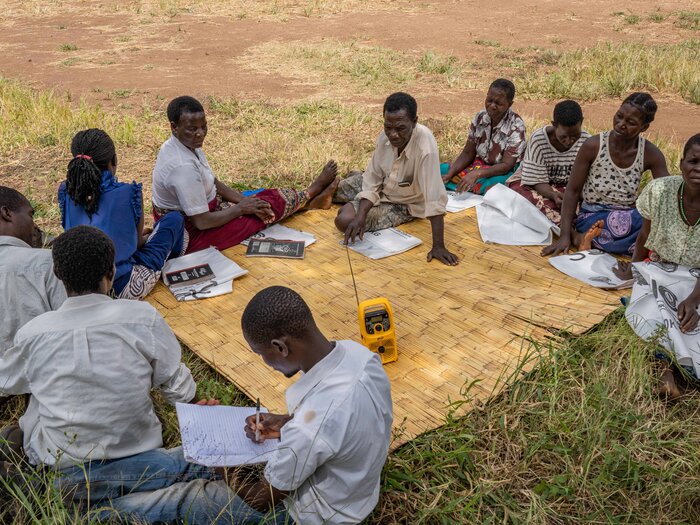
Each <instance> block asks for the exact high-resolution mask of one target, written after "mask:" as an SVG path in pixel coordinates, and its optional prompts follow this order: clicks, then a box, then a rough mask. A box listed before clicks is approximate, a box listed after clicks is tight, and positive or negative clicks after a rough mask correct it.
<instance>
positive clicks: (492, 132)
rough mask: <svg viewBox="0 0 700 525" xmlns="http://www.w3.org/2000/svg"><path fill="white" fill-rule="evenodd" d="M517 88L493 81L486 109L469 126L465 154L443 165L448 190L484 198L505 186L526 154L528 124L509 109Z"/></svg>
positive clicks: (442, 169) (509, 84)
mask: <svg viewBox="0 0 700 525" xmlns="http://www.w3.org/2000/svg"><path fill="white" fill-rule="evenodd" d="M514 98H515V85H513V83H512V82H511V81H510V80H507V79H505V78H499V79H496V80H494V81H493V82H492V83H491V86H490V87H489V90H488V92H487V93H486V101H485V102H484V109H482V110H481V111H479V112H478V113H477V114H476V116H475V117H474V119H473V120H472V123H471V125H470V126H469V136H468V138H467V143H466V144H465V145H464V149H463V150H462V153H460V154H459V157H457V158H456V159H455V161H454V162H453V163H452V164H442V165H441V166H440V170H441V172H442V174H443V175H442V180H443V181H444V182H445V186H446V187H447V189H449V190H454V189H456V190H457V191H458V192H463V191H470V192H472V193H478V194H479V195H483V194H484V193H486V192H487V191H488V190H489V188H491V187H492V186H495V185H496V184H498V183H501V184H505V182H506V180H508V179H509V178H510V176H511V175H513V173H515V170H516V169H518V165H519V163H520V161H521V160H522V158H523V154H524V153H525V145H526V140H525V122H524V121H523V119H522V118H520V115H518V114H517V113H515V112H514V111H513V110H512V109H510V107H511V106H512V105H513V99H514Z"/></svg>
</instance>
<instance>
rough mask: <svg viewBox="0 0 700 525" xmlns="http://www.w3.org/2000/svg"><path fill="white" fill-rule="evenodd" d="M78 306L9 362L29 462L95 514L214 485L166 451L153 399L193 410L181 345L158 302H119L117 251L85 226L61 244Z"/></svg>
mask: <svg viewBox="0 0 700 525" xmlns="http://www.w3.org/2000/svg"><path fill="white" fill-rule="evenodd" d="M52 252H53V262H54V271H55V273H56V275H57V277H58V278H59V279H60V280H61V281H62V282H63V284H64V285H65V288H66V291H67V294H68V298H67V299H66V301H65V302H64V303H63V305H62V306H61V307H60V308H59V309H58V310H56V311H53V312H47V313H45V314H42V315H40V316H38V317H36V318H35V319H33V320H31V321H29V322H28V323H27V324H26V325H24V326H23V327H22V328H21V329H20V330H19V331H18V332H17V334H16V336H15V340H14V343H15V344H14V346H13V347H12V348H11V349H10V350H9V351H8V352H6V354H5V356H4V358H3V359H0V393H2V394H31V399H30V402H29V406H28V407H27V410H26V413H25V414H24V415H23V416H22V417H21V418H20V427H21V429H22V431H23V433H24V452H25V454H26V456H27V459H28V460H29V462H30V463H31V464H33V465H37V466H42V465H45V466H51V467H54V468H55V469H57V470H58V471H59V476H58V480H59V483H60V486H61V488H62V489H64V490H66V491H68V492H69V494H70V495H71V496H72V497H73V499H74V500H75V501H78V502H80V503H86V504H89V505H95V504H99V503H102V502H105V501H108V502H109V504H110V505H111V506H113V507H114V508H117V509H118V508H119V500H120V498H121V497H122V496H123V495H125V494H129V493H131V492H134V491H140V490H154V489H158V488H163V487H166V486H169V485H171V484H173V483H174V482H177V481H182V480H183V479H194V478H198V477H214V473H213V472H211V471H209V470H208V469H205V468H203V467H198V466H195V465H189V464H187V463H186V462H185V461H184V458H183V456H182V451H181V450H180V449H171V450H164V449H162V448H160V447H162V445H163V440H162V432H161V431H162V429H161V424H160V421H159V420H158V418H157V417H156V414H155V412H154V408H153V402H152V400H151V396H150V391H151V389H152V388H157V389H159V390H160V392H161V393H162V395H163V397H164V398H165V399H166V400H167V401H168V402H170V403H173V404H174V403H175V402H189V401H191V400H192V399H193V398H194V397H195V390H196V389H195V383H194V381H193V379H192V376H191V374H190V371H189V369H188V368H187V367H186V366H185V365H184V364H183V363H182V362H181V361H180V358H181V350H180V345H179V343H178V341H177V339H176V338H175V335H174V334H173V332H172V330H170V328H169V327H168V325H167V324H166V323H165V320H164V319H163V318H162V317H161V316H160V314H158V312H157V311H156V310H155V309H154V308H153V307H152V306H151V305H149V304H148V303H145V302H137V301H128V300H121V299H116V300H114V299H111V298H110V297H109V296H108V295H107V294H108V292H109V290H110V289H111V287H112V279H113V276H114V271H115V269H114V245H113V244H112V241H111V240H110V239H109V237H108V236H107V235H106V234H104V233H103V232H102V231H100V230H98V229H97V228H93V227H90V226H78V227H75V228H72V229H70V230H68V231H67V232H65V233H63V234H62V235H60V236H59V237H58V238H57V239H56V240H55V242H54V245H53V250H52Z"/></svg>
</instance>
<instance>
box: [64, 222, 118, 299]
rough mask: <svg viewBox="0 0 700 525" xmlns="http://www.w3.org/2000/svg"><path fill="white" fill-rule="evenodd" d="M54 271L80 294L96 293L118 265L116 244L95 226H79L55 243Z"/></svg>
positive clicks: (72, 289) (65, 284)
mask: <svg viewBox="0 0 700 525" xmlns="http://www.w3.org/2000/svg"><path fill="white" fill-rule="evenodd" d="M51 251H52V254H53V271H54V273H55V274H56V277H58V278H59V279H60V280H61V281H62V282H63V285H64V286H65V287H66V290H69V291H71V292H73V293H76V294H84V293H89V292H96V291H97V290H99V288H100V281H101V280H102V278H103V277H105V276H107V275H110V274H111V273H112V270H113V267H114V244H113V243H112V240H111V239H110V238H109V237H108V236H107V234H106V233H104V232H103V231H102V230H99V229H97V228H95V227H94V226H76V227H75V228H71V229H69V230H68V231H66V232H64V233H62V234H61V235H59V236H58V237H56V240H55V241H54V242H53V247H52V250H51Z"/></svg>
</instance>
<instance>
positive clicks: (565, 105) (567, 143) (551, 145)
mask: <svg viewBox="0 0 700 525" xmlns="http://www.w3.org/2000/svg"><path fill="white" fill-rule="evenodd" d="M582 124H583V112H582V111H581V106H580V105H579V104H578V103H577V102H575V101H573V100H563V101H561V102H559V104H557V105H556V106H554V116H553V120H552V125H551V126H545V127H543V128H540V129H538V130H537V131H535V132H534V133H533V134H532V136H531V137H530V140H529V141H528V143H527V149H526V150H525V158H524V159H523V162H522V164H520V167H519V168H518V170H517V171H516V172H515V174H514V175H513V176H512V177H511V178H510V179H508V182H507V185H508V187H509V188H510V189H512V190H514V191H516V192H518V193H519V194H520V195H522V196H523V197H525V198H526V199H527V200H528V201H530V202H531V203H532V204H534V205H535V206H537V208H538V209H539V210H540V211H541V212H542V213H544V214H545V215H546V216H547V218H548V219H549V220H551V221H552V222H553V223H554V224H557V225H558V224H559V222H560V221H561V215H560V212H561V203H562V200H563V199H564V190H565V189H566V184H567V183H568V182H569V175H570V174H571V169H572V168H573V166H574V160H575V159H576V154H577V153H578V150H579V148H580V147H581V145H582V144H583V143H584V142H585V140H586V139H587V138H588V137H590V136H591V135H590V134H589V133H588V132H587V131H582V130H581V125H582Z"/></svg>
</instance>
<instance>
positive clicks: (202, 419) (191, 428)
mask: <svg viewBox="0 0 700 525" xmlns="http://www.w3.org/2000/svg"><path fill="white" fill-rule="evenodd" d="M175 409H176V410H177V419H178V422H179V424H180V434H181V435H182V450H183V453H184V455H185V459H186V460H187V461H189V462H191V463H197V464H198V465H205V466H207V467H235V466H236V465H251V464H253V463H264V462H265V461H267V460H268V459H269V457H270V455H271V454H272V453H273V452H274V451H275V450H277V448H278V447H279V439H271V440H265V441H264V442H263V443H254V442H252V441H251V440H250V439H248V437H247V436H246V435H245V431H244V430H243V429H244V427H245V419H246V418H247V417H248V416H250V415H251V414H255V408H252V407H233V406H199V405H192V404H187V403H177V404H176V405H175ZM260 412H267V410H265V409H261V410H260Z"/></svg>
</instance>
